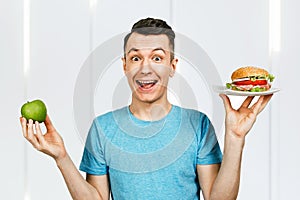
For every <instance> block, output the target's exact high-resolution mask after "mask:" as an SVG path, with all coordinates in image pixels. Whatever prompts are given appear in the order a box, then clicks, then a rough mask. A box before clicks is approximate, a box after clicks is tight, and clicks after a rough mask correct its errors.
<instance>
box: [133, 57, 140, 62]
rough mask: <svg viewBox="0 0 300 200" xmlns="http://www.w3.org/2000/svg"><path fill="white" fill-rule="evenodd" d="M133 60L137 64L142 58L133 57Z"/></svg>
mask: <svg viewBox="0 0 300 200" xmlns="http://www.w3.org/2000/svg"><path fill="white" fill-rule="evenodd" d="M131 60H132V61H134V62H137V61H139V60H140V58H139V57H138V56H133V57H131Z"/></svg>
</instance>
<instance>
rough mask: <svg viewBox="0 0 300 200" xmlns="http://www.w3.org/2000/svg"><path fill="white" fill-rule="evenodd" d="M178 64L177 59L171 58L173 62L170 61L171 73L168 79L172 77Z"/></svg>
mask: <svg viewBox="0 0 300 200" xmlns="http://www.w3.org/2000/svg"><path fill="white" fill-rule="evenodd" d="M177 63H178V59H177V58H173V60H172V61H171V72H170V77H173V76H174V74H175V71H176V66H177Z"/></svg>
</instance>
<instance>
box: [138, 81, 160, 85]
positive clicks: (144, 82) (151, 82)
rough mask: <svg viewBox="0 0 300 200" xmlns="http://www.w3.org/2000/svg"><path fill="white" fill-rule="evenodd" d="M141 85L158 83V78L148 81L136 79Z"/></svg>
mask: <svg viewBox="0 0 300 200" xmlns="http://www.w3.org/2000/svg"><path fill="white" fill-rule="evenodd" d="M136 82H137V83H138V84H139V85H146V84H155V83H157V81H156V80H149V81H148V80H147V81H139V80H137V81H136Z"/></svg>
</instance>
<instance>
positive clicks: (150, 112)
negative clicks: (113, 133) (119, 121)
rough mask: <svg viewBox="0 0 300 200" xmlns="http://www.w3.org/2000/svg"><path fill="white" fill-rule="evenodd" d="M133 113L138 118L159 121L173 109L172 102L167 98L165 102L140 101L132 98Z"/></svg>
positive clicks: (131, 108)
mask: <svg viewBox="0 0 300 200" xmlns="http://www.w3.org/2000/svg"><path fill="white" fill-rule="evenodd" d="M129 109H130V111H131V113H132V114H133V115H134V116H135V117H136V118H138V119H141V120H145V121H157V120H160V119H162V118H164V117H165V116H166V115H167V114H168V113H169V112H170V110H171V109H172V104H171V103H170V102H169V101H168V100H166V101H165V102H163V103H149V102H139V101H135V100H134V99H132V103H131V104H130V107H129Z"/></svg>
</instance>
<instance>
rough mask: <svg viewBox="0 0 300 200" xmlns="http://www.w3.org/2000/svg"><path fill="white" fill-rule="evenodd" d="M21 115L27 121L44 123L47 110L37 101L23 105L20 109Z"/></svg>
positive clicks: (42, 103)
mask: <svg viewBox="0 0 300 200" xmlns="http://www.w3.org/2000/svg"><path fill="white" fill-rule="evenodd" d="M21 114H22V116H23V117H25V118H26V119H27V120H29V119H32V120H33V121H38V122H40V123H41V122H44V121H45V119H46V116H47V108H46V105H45V103H44V102H43V101H41V100H39V99H37V100H34V101H31V102H29V101H28V102H27V103H25V104H23V106H22V107H21Z"/></svg>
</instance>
